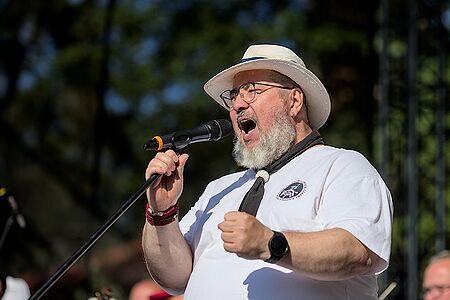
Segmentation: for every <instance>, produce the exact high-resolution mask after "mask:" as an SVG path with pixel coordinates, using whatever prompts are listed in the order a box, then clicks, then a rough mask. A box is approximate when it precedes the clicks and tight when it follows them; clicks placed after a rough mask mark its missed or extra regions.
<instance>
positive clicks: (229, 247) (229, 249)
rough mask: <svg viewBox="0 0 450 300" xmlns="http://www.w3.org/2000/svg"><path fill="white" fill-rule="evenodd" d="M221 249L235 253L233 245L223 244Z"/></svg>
mask: <svg viewBox="0 0 450 300" xmlns="http://www.w3.org/2000/svg"><path fill="white" fill-rule="evenodd" d="M223 248H224V249H225V251H227V252H230V253H236V247H235V245H234V243H223Z"/></svg>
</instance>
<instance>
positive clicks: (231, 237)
mask: <svg viewBox="0 0 450 300" xmlns="http://www.w3.org/2000/svg"><path fill="white" fill-rule="evenodd" d="M220 238H221V239H222V241H223V242H224V243H230V244H234V243H235V234H234V233H233V232H222V233H221V234H220Z"/></svg>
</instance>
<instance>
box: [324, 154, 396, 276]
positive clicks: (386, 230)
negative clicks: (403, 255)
mask: <svg viewBox="0 0 450 300" xmlns="http://www.w3.org/2000/svg"><path fill="white" fill-rule="evenodd" d="M322 197H323V201H322V203H323V205H322V207H321V208H320V210H319V216H320V218H321V221H322V222H323V224H324V227H325V228H329V229H331V228H342V229H345V230H347V231H348V232H350V233H351V234H353V235H354V236H355V237H356V238H357V239H358V240H360V241H361V242H362V243H363V244H364V245H365V246H366V247H367V248H369V249H370V250H371V251H373V252H374V253H375V254H376V255H378V256H379V257H380V258H381V260H380V263H379V264H378V265H376V266H375V272H376V274H379V273H381V272H382V271H384V270H385V269H386V268H387V266H388V264H389V256H390V251H391V227H392V217H393V206H392V199H391V194H390V192H389V190H388V188H387V186H386V185H385V183H384V182H383V180H382V179H381V177H380V175H379V174H378V173H377V172H376V170H375V169H374V168H373V167H372V166H371V165H370V163H369V162H368V161H367V160H366V159H365V158H364V157H363V156H362V155H360V154H358V153H356V152H350V155H346V156H344V157H343V158H341V159H340V161H336V162H335V164H334V165H333V168H332V170H331V172H330V174H329V177H328V179H327V183H326V186H325V189H324V193H323V195H322Z"/></svg>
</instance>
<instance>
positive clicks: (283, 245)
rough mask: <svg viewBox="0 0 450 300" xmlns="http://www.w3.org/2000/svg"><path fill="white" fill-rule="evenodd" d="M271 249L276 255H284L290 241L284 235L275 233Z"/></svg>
mask: <svg viewBox="0 0 450 300" xmlns="http://www.w3.org/2000/svg"><path fill="white" fill-rule="evenodd" d="M270 246H271V247H270V248H271V249H270V250H271V251H272V253H273V254H274V255H276V256H283V255H284V254H286V252H287V250H288V243H287V240H286V238H285V237H284V236H283V235H275V236H273V237H272V241H271V242H270Z"/></svg>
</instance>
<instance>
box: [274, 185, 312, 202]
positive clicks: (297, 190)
mask: <svg viewBox="0 0 450 300" xmlns="http://www.w3.org/2000/svg"><path fill="white" fill-rule="evenodd" d="M305 190H306V182H304V181H296V182H293V183H291V184H290V185H288V186H287V187H285V188H284V189H283V190H282V191H281V192H280V193H279V194H278V195H277V198H278V200H282V201H289V200H292V199H294V198H297V197H299V196H301V195H302V194H303V193H304V192H305Z"/></svg>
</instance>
